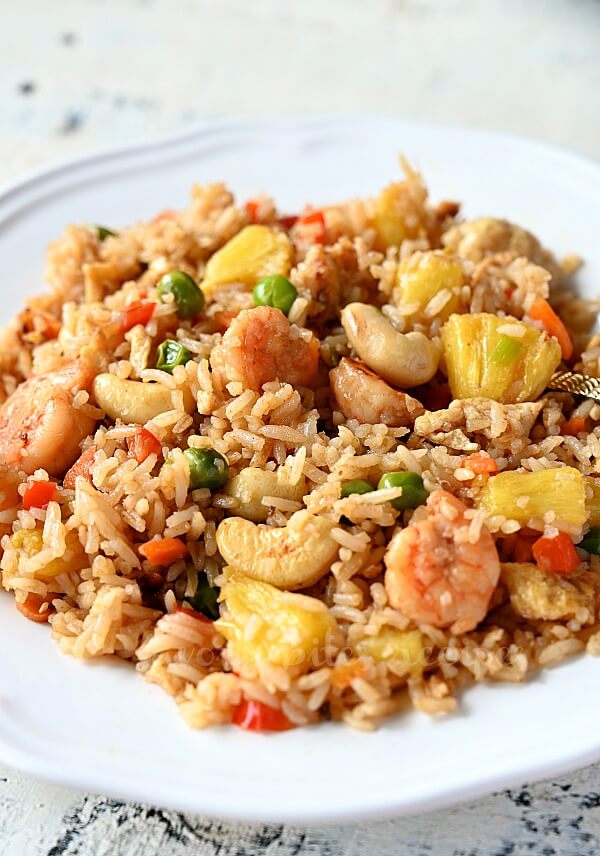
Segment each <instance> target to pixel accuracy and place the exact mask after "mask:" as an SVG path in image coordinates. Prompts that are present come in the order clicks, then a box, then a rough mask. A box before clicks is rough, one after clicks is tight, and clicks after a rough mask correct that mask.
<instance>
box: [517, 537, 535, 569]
mask: <svg viewBox="0 0 600 856" xmlns="http://www.w3.org/2000/svg"><path fill="white" fill-rule="evenodd" d="M536 537H537V536H536ZM533 541H534V539H533V538H528V537H527V536H526V535H523V534H522V533H521V532H517V534H516V535H515V546H514V549H513V558H514V560H515V562H532V561H533V550H532V547H533Z"/></svg>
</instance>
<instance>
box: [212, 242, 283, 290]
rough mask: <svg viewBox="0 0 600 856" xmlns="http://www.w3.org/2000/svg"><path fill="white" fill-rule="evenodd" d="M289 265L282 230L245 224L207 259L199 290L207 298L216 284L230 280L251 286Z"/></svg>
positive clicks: (222, 283)
mask: <svg viewBox="0 0 600 856" xmlns="http://www.w3.org/2000/svg"><path fill="white" fill-rule="evenodd" d="M291 265H292V245H291V244H290V241H289V239H288V237H287V235H286V234H284V232H279V231H277V230H276V229H271V228H270V227H269V226H246V227H245V228H244V229H242V230H241V232H238V234H237V235H235V237H233V238H232V239H231V240H230V241H228V242H227V243H226V244H225V246H224V247H221V249H220V250H217V252H216V253H215V254H214V255H213V256H211V258H210V259H209V260H208V263H207V265H206V271H205V274H204V281H203V283H202V290H203V291H204V293H205V295H206V296H207V297H211V296H212V294H213V292H214V291H215V290H216V288H218V286H220V285H226V284H227V283H230V282H241V283H243V284H244V285H246V286H247V287H248V288H254V286H255V285H256V284H257V283H259V282H260V281H261V279H264V278H265V277H266V276H271V274H275V273H279V274H283V275H284V276H287V275H288V273H289V272H290V267H291Z"/></svg>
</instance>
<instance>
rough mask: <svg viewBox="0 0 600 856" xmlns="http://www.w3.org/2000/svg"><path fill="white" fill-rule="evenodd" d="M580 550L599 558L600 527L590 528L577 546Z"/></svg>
mask: <svg viewBox="0 0 600 856" xmlns="http://www.w3.org/2000/svg"><path fill="white" fill-rule="evenodd" d="M577 546H578V547H581V549H582V550H587V552H588V553H593V554H594V556H600V526H592V528H591V529H590V531H589V532H588V533H587V535H586V536H585V538H584V539H583V541H580V542H579V544H578V545H577Z"/></svg>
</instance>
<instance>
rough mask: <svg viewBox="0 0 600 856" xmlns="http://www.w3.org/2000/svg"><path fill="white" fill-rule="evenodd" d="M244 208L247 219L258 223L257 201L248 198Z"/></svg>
mask: <svg viewBox="0 0 600 856" xmlns="http://www.w3.org/2000/svg"><path fill="white" fill-rule="evenodd" d="M244 208H245V209H246V214H247V215H248V220H250V222H251V223H258V222H259V220H258V208H259V203H258V202H257V201H256V200H255V199H249V200H248V201H247V202H246V204H245V205H244Z"/></svg>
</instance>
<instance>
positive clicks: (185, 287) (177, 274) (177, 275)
mask: <svg viewBox="0 0 600 856" xmlns="http://www.w3.org/2000/svg"><path fill="white" fill-rule="evenodd" d="M156 290H157V292H158V296H159V297H160V299H161V300H162V302H163V303H164V302H165V301H164V299H163V298H164V297H165V295H167V294H172V295H173V298H174V300H175V305H176V306H177V314H178V315H179V317H180V318H195V317H196V316H197V315H200V313H201V312H202V310H203V309H204V302H205V301H204V292H203V291H202V289H201V288H200V287H199V286H198V285H197V283H195V282H194V280H193V279H192V277H191V276H188V274H187V273H184V272H183V271H182V270H174V271H171V273H166V274H165V275H164V276H163V277H162V278H161V279H160V280H159V282H158V285H157V286H156Z"/></svg>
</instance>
